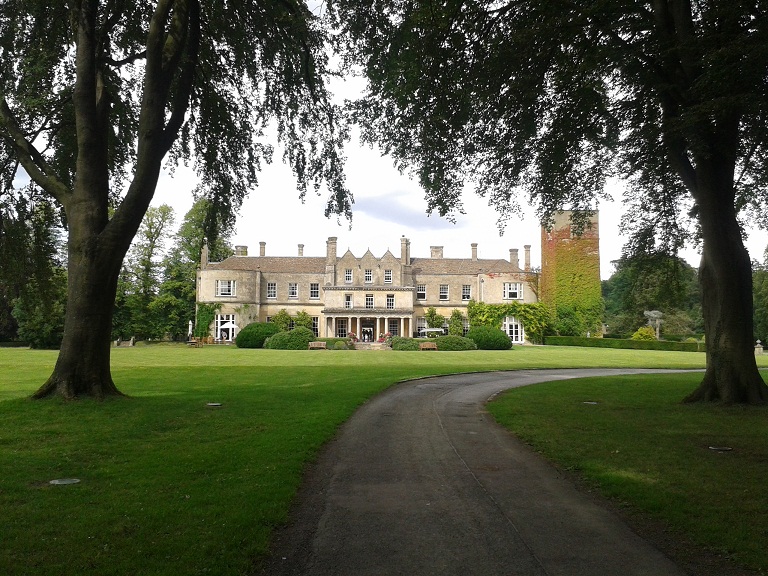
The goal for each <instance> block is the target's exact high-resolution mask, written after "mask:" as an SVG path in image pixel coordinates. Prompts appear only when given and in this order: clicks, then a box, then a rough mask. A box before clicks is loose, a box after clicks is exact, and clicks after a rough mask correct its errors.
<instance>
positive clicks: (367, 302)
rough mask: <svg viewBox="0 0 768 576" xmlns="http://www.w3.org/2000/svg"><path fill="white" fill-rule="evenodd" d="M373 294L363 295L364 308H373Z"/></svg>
mask: <svg viewBox="0 0 768 576" xmlns="http://www.w3.org/2000/svg"><path fill="white" fill-rule="evenodd" d="M373 302H374V300H373V294H366V295H365V309H366V310H373V308H374V306H373Z"/></svg>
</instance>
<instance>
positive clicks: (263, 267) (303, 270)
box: [206, 256, 325, 274]
mask: <svg viewBox="0 0 768 576" xmlns="http://www.w3.org/2000/svg"><path fill="white" fill-rule="evenodd" d="M206 270H242V271H253V272H256V271H260V272H286V273H292V274H325V258H324V257H315V256H230V257H229V258H227V259H226V260H222V261H221V262H209V263H208V267H207V268H206Z"/></svg>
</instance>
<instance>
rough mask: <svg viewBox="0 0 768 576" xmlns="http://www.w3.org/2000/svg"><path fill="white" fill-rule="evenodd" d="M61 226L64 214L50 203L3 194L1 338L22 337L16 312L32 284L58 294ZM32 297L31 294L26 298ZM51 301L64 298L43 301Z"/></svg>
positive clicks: (0, 223) (0, 226)
mask: <svg viewBox="0 0 768 576" xmlns="http://www.w3.org/2000/svg"><path fill="white" fill-rule="evenodd" d="M60 225H61V223H60V215H58V214H57V213H56V211H55V209H54V207H53V205H52V204H51V203H50V202H47V201H45V200H39V199H38V200H36V201H35V202H34V203H32V204H29V205H27V204H25V203H24V202H22V201H21V200H20V199H19V198H18V197H16V195H15V194H13V193H9V194H2V193H0V339H4V340H13V339H16V338H18V329H19V326H18V323H17V322H16V319H15V318H14V315H13V309H14V305H15V301H16V300H17V299H18V298H19V297H20V296H22V294H24V293H26V292H28V291H29V289H30V287H29V284H30V283H31V282H34V284H35V285H36V286H37V289H38V290H43V291H44V292H48V291H52V292H56V291H57V289H56V288H54V285H55V284H56V279H55V278H54V277H55V276H56V275H57V274H59V271H57V269H58V268H60V267H61V257H60V253H59V250H60V249H61V247H62V245H63V242H62V240H61V229H60ZM30 297H31V295H29V294H27V296H26V297H25V299H27V300H28V299H29V298H30ZM49 298H50V299H53V300H55V299H58V298H60V296H57V295H55V294H53V293H51V294H43V299H49ZM64 300H66V296H64ZM62 305H63V304H62ZM42 339H43V340H48V339H49V336H42ZM54 340H55V338H54ZM59 341H60V339H59ZM56 346H58V344H56Z"/></svg>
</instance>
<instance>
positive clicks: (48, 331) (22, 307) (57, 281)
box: [12, 268, 67, 348]
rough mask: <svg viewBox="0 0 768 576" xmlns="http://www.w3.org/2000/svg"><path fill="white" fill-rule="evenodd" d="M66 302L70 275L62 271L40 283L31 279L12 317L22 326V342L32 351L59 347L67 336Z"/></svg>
mask: <svg viewBox="0 0 768 576" xmlns="http://www.w3.org/2000/svg"><path fill="white" fill-rule="evenodd" d="M66 301H67V275H66V272H65V271H64V270H63V269H61V268H56V269H54V270H52V274H51V276H50V277H49V278H47V279H46V281H45V283H44V284H43V283H41V282H40V280H38V279H36V278H31V279H30V280H29V282H28V283H27V285H26V286H25V287H24V288H23V290H22V292H21V294H20V295H19V297H18V298H17V299H16V300H15V301H14V307H13V312H12V313H13V317H14V318H15V319H16V322H17V323H18V326H19V331H18V335H19V339H21V340H23V341H24V342H28V343H29V345H30V346H31V347H32V348H58V347H59V346H60V345H61V339H62V337H63V334H64V314H65V310H66Z"/></svg>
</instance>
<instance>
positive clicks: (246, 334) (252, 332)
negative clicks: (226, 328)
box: [235, 322, 280, 348]
mask: <svg viewBox="0 0 768 576" xmlns="http://www.w3.org/2000/svg"><path fill="white" fill-rule="evenodd" d="M278 332H280V327H279V326H277V325H276V324H272V323H271V322H252V323H251V324H248V326H246V327H245V328H243V329H242V330H240V332H239V333H238V334H237V337H235V345H236V346H237V347H238V348H263V347H264V341H265V340H266V339H267V338H269V337H270V336H273V335H274V334H277V333H278Z"/></svg>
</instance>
